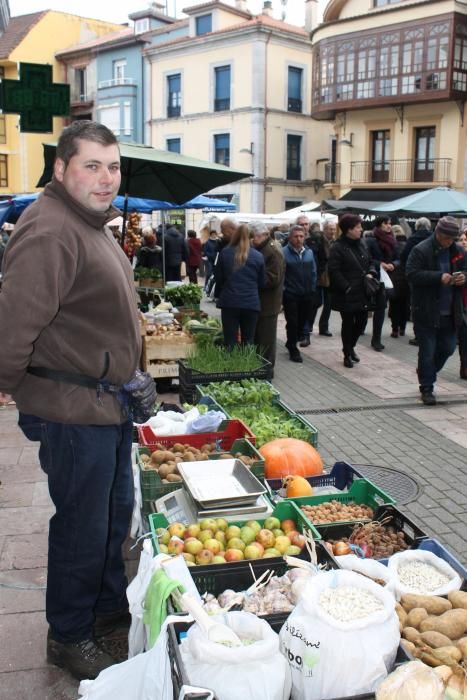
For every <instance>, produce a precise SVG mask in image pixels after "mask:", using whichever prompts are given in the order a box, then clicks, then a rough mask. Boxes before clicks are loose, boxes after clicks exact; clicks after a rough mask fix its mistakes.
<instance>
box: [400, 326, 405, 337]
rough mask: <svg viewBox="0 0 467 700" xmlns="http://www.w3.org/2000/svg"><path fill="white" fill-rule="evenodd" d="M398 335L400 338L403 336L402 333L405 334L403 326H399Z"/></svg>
mask: <svg viewBox="0 0 467 700" xmlns="http://www.w3.org/2000/svg"><path fill="white" fill-rule="evenodd" d="M399 335H400V337H401V338H403V337H404V335H405V328H399Z"/></svg>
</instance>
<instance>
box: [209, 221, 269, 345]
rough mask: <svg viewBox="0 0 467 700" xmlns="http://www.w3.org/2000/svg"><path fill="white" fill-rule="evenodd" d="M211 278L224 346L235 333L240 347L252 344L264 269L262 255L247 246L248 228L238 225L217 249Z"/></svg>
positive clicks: (248, 239)
mask: <svg viewBox="0 0 467 700" xmlns="http://www.w3.org/2000/svg"><path fill="white" fill-rule="evenodd" d="M214 275H215V278H216V293H217V297H218V301H217V306H218V307H219V308H220V309H221V318H222V329H223V332H224V343H225V345H226V346H227V347H228V348H233V347H234V345H236V344H237V342H238V338H239V332H240V337H241V343H242V345H250V344H253V343H254V342H255V330H256V323H257V321H258V316H259V312H260V310H261V303H260V299H259V290H260V288H262V287H264V283H265V268H264V258H263V256H262V255H261V253H260V252H258V251H257V250H255V249H254V248H253V247H252V246H251V245H250V232H249V229H248V226H246V225H242V226H239V227H238V228H237V229H236V230H235V232H234V233H233V235H232V238H231V239H230V243H229V244H228V245H227V246H226V247H225V248H223V249H222V250H221V252H220V253H219V259H218V261H217V265H216V267H215V269H214Z"/></svg>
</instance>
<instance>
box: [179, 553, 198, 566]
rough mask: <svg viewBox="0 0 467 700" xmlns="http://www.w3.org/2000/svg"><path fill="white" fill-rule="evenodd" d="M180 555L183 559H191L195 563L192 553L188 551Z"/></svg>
mask: <svg viewBox="0 0 467 700" xmlns="http://www.w3.org/2000/svg"><path fill="white" fill-rule="evenodd" d="M182 557H183V558H184V560H185V561H191V562H192V563H193V564H194V563H195V557H194V555H193V554H190V553H189V552H182Z"/></svg>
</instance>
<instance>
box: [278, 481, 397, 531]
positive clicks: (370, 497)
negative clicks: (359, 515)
mask: <svg viewBox="0 0 467 700" xmlns="http://www.w3.org/2000/svg"><path fill="white" fill-rule="evenodd" d="M328 501H339V502H340V503H358V504H359V505H365V506H369V507H370V508H372V509H373V510H376V509H377V508H378V507H379V506H381V505H388V504H390V505H394V504H395V503H396V501H395V499H394V498H392V496H390V495H389V494H387V493H386V492H385V491H383V490H382V489H380V488H378V486H375V484H373V482H371V481H368V479H356V480H355V481H354V482H353V484H352V486H351V487H350V489H349V490H348V491H347V492H346V493H327V494H320V495H318V496H303V497H302V498H287V499H285V501H284V502H285V503H288V502H292V503H294V504H295V506H296V507H297V508H298V509H299V510H300V508H301V506H317V505H319V504H320V503H327V502H328ZM300 512H301V514H302V516H303V517H304V518H305V519H306V521H307V522H308V523H309V524H310V525H312V522H311V520H309V519H308V518H307V516H306V515H305V513H304V512H303V511H300ZM369 520H371V518H369ZM349 522H350V523H353V524H355V522H357V521H355V520H350V521H349V520H334V521H330V524H336V523H339V524H341V523H349ZM325 524H327V523H319V524H316V525H314V527H319V526H321V525H325Z"/></svg>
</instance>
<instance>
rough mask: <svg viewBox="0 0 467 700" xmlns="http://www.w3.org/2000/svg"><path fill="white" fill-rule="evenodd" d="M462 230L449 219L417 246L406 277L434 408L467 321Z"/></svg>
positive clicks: (425, 385)
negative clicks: (441, 376) (441, 375)
mask: <svg viewBox="0 0 467 700" xmlns="http://www.w3.org/2000/svg"><path fill="white" fill-rule="evenodd" d="M458 237H459V225H458V223H457V221H456V219H454V217H452V216H443V217H442V218H441V219H440V220H439V221H438V224H437V225H436V228H435V231H434V233H433V235H432V236H430V237H429V238H427V239H426V240H424V241H422V243H419V244H418V245H416V246H415V248H413V249H412V251H411V252H410V255H409V257H408V260H407V267H406V274H407V279H408V281H409V284H410V287H411V292H412V320H413V323H414V331H415V335H416V337H417V339H418V341H419V345H418V368H417V373H418V381H419V384H420V393H421V397H422V401H423V403H424V404H425V405H427V406H434V405H435V404H436V398H435V396H434V394H433V389H434V384H435V382H436V374H437V373H438V372H439V371H440V370H441V369H442V368H443V367H444V364H445V362H446V360H447V359H448V358H449V357H450V356H451V355H452V354H453V352H454V351H455V349H456V342H457V330H458V328H459V327H460V325H461V323H462V321H463V303H462V288H463V287H464V286H465V285H466V281H467V259H466V256H465V253H464V250H463V248H462V246H460V245H458V244H457V243H456V240H457V238H458Z"/></svg>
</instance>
